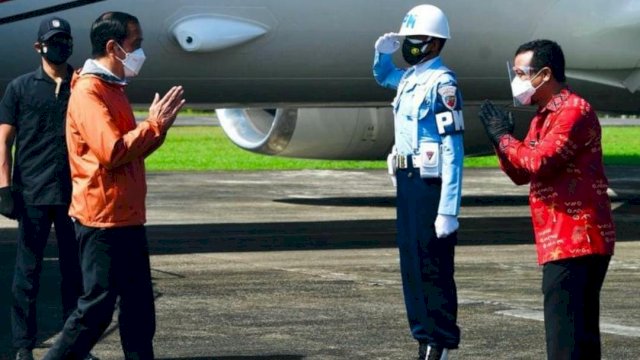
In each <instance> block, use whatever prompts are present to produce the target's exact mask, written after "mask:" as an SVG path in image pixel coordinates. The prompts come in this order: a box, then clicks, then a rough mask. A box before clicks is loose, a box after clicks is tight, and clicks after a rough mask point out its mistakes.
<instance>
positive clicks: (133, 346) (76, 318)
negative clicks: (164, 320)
mask: <svg viewBox="0 0 640 360" xmlns="http://www.w3.org/2000/svg"><path fill="white" fill-rule="evenodd" d="M75 229H76V234H77V237H78V240H79V241H78V242H79V244H80V253H81V266H82V275H83V283H84V294H83V295H82V296H81V297H80V299H78V308H77V309H76V310H75V311H74V312H73V313H72V314H71V316H70V317H69V319H68V320H67V322H66V323H65V325H64V328H63V329H62V333H61V335H60V337H59V338H58V340H57V341H56V343H55V344H54V345H53V346H52V347H51V349H50V350H49V352H48V353H47V355H46V356H45V358H44V359H46V360H53V359H61V360H62V359H64V360H72V359H84V358H85V356H86V355H87V354H88V353H89V351H90V350H91V348H93V346H94V345H95V344H96V343H97V342H98V340H99V339H100V336H102V334H103V333H104V332H105V330H106V329H107V327H108V326H109V324H110V323H111V318H112V316H113V313H114V311H115V304H116V299H117V298H118V297H120V302H119V313H118V322H119V330H120V339H121V340H120V341H121V344H122V350H123V352H124V359H127V360H130V359H135V360H146V359H153V357H154V355H153V335H154V333H155V325H156V322H155V307H154V296H153V288H152V284H151V269H150V265H149V250H148V245H147V237H146V231H145V228H144V226H142V225H140V226H128V227H118V228H92V227H87V226H83V225H81V224H80V223H78V222H76V224H75Z"/></svg>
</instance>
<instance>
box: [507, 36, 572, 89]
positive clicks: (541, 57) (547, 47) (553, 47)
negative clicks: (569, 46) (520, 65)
mask: <svg viewBox="0 0 640 360" xmlns="http://www.w3.org/2000/svg"><path fill="white" fill-rule="evenodd" d="M527 51H533V57H532V58H531V67H533V68H534V69H535V70H536V71H539V70H540V69H542V68H544V67H548V68H550V69H551V73H552V74H553V77H554V78H555V79H556V80H557V81H559V82H565V80H566V77H565V75H564V54H563V53H562V49H561V48H560V45H558V44H557V43H556V42H553V41H551V40H533V41H530V42H528V43H526V44H522V45H520V47H519V48H518V50H516V56H518V55H520V54H522V53H525V52H527Z"/></svg>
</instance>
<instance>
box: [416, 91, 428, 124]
mask: <svg viewBox="0 0 640 360" xmlns="http://www.w3.org/2000/svg"><path fill="white" fill-rule="evenodd" d="M413 108H414V116H415V118H416V119H418V120H423V119H425V118H427V115H428V114H429V111H430V110H431V99H430V97H429V88H428V87H427V86H426V85H418V86H416V89H415V91H414V95H413Z"/></svg>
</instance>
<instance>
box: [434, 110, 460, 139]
mask: <svg viewBox="0 0 640 360" xmlns="http://www.w3.org/2000/svg"><path fill="white" fill-rule="evenodd" d="M436 125H437V126H438V133H439V134H440V135H445V134H452V133H458V132H463V131H464V118H463V117H462V111H460V110H455V111H444V112H441V113H437V114H436Z"/></svg>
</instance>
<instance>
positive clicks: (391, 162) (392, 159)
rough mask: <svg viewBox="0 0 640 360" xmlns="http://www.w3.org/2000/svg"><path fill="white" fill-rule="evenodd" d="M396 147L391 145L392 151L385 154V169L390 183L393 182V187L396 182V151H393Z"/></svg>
mask: <svg viewBox="0 0 640 360" xmlns="http://www.w3.org/2000/svg"><path fill="white" fill-rule="evenodd" d="M395 149H396V147H395V146H394V147H393V151H392V152H390V153H389V155H387V170H388V173H389V177H390V178H391V183H392V184H393V187H396V186H397V182H396V152H395Z"/></svg>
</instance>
